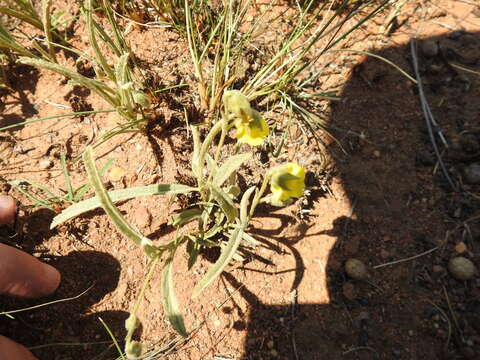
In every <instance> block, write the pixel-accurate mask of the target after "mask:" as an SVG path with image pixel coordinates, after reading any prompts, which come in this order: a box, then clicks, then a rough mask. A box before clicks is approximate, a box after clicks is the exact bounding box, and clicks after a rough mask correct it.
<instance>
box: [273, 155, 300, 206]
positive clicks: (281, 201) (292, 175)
mask: <svg viewBox="0 0 480 360" xmlns="http://www.w3.org/2000/svg"><path fill="white" fill-rule="evenodd" d="M270 190H271V191H272V197H271V201H270V202H271V204H272V205H275V206H282V205H285V204H286V203H288V200H289V199H291V198H298V197H300V196H302V195H303V191H304V190H305V170H304V169H303V168H302V167H301V166H300V165H298V164H296V163H286V164H283V165H280V166H277V167H275V168H274V169H272V172H271V180H270Z"/></svg>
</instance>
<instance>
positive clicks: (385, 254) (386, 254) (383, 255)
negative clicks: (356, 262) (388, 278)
mask: <svg viewBox="0 0 480 360" xmlns="http://www.w3.org/2000/svg"><path fill="white" fill-rule="evenodd" d="M380 257H381V258H382V259H383V260H386V259H388V258H389V257H390V253H389V252H388V251H387V250H385V249H382V250H380Z"/></svg>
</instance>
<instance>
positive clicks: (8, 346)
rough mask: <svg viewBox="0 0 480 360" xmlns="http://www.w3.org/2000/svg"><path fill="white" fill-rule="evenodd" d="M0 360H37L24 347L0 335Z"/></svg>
mask: <svg viewBox="0 0 480 360" xmlns="http://www.w3.org/2000/svg"><path fill="white" fill-rule="evenodd" d="M0 360H37V358H36V357H35V356H33V355H32V353H31V352H30V351H28V350H27V349H26V348H25V347H23V346H22V345H20V344H17V343H16V342H15V341H12V340H10V339H9V338H6V337H5V336H1V335H0Z"/></svg>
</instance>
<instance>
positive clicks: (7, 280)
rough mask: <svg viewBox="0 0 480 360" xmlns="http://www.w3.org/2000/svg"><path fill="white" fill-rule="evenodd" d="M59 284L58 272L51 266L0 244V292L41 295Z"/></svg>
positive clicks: (26, 295) (49, 292)
mask: <svg viewBox="0 0 480 360" xmlns="http://www.w3.org/2000/svg"><path fill="white" fill-rule="evenodd" d="M59 284H60V273H59V272H58V271H57V270H56V269H55V268H54V267H53V266H51V265H48V264H45V263H43V262H41V261H40V260H38V259H37V258H35V257H33V256H31V255H29V254H27V253H24V252H23V251H20V250H18V249H16V248H13V247H11V246H8V245H5V244H0V294H5V295H11V296H18V297H27V298H36V297H42V296H47V295H49V294H51V293H53V292H54V291H55V290H56V289H57V287H58V285H59Z"/></svg>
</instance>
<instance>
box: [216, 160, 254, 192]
mask: <svg viewBox="0 0 480 360" xmlns="http://www.w3.org/2000/svg"><path fill="white" fill-rule="evenodd" d="M251 157H252V154H251V153H246V154H237V155H233V156H231V157H229V158H228V159H227V160H225V162H224V163H223V164H222V166H220V168H219V169H218V170H217V171H216V173H215V176H214V177H213V183H214V184H215V185H217V186H222V185H223V183H224V182H225V181H226V180H227V179H228V178H229V177H230V175H232V174H233V173H234V172H235V171H237V170H238V168H239V167H240V166H242V164H243V163H244V162H245V161H247V160H248V159H250V158H251Z"/></svg>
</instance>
